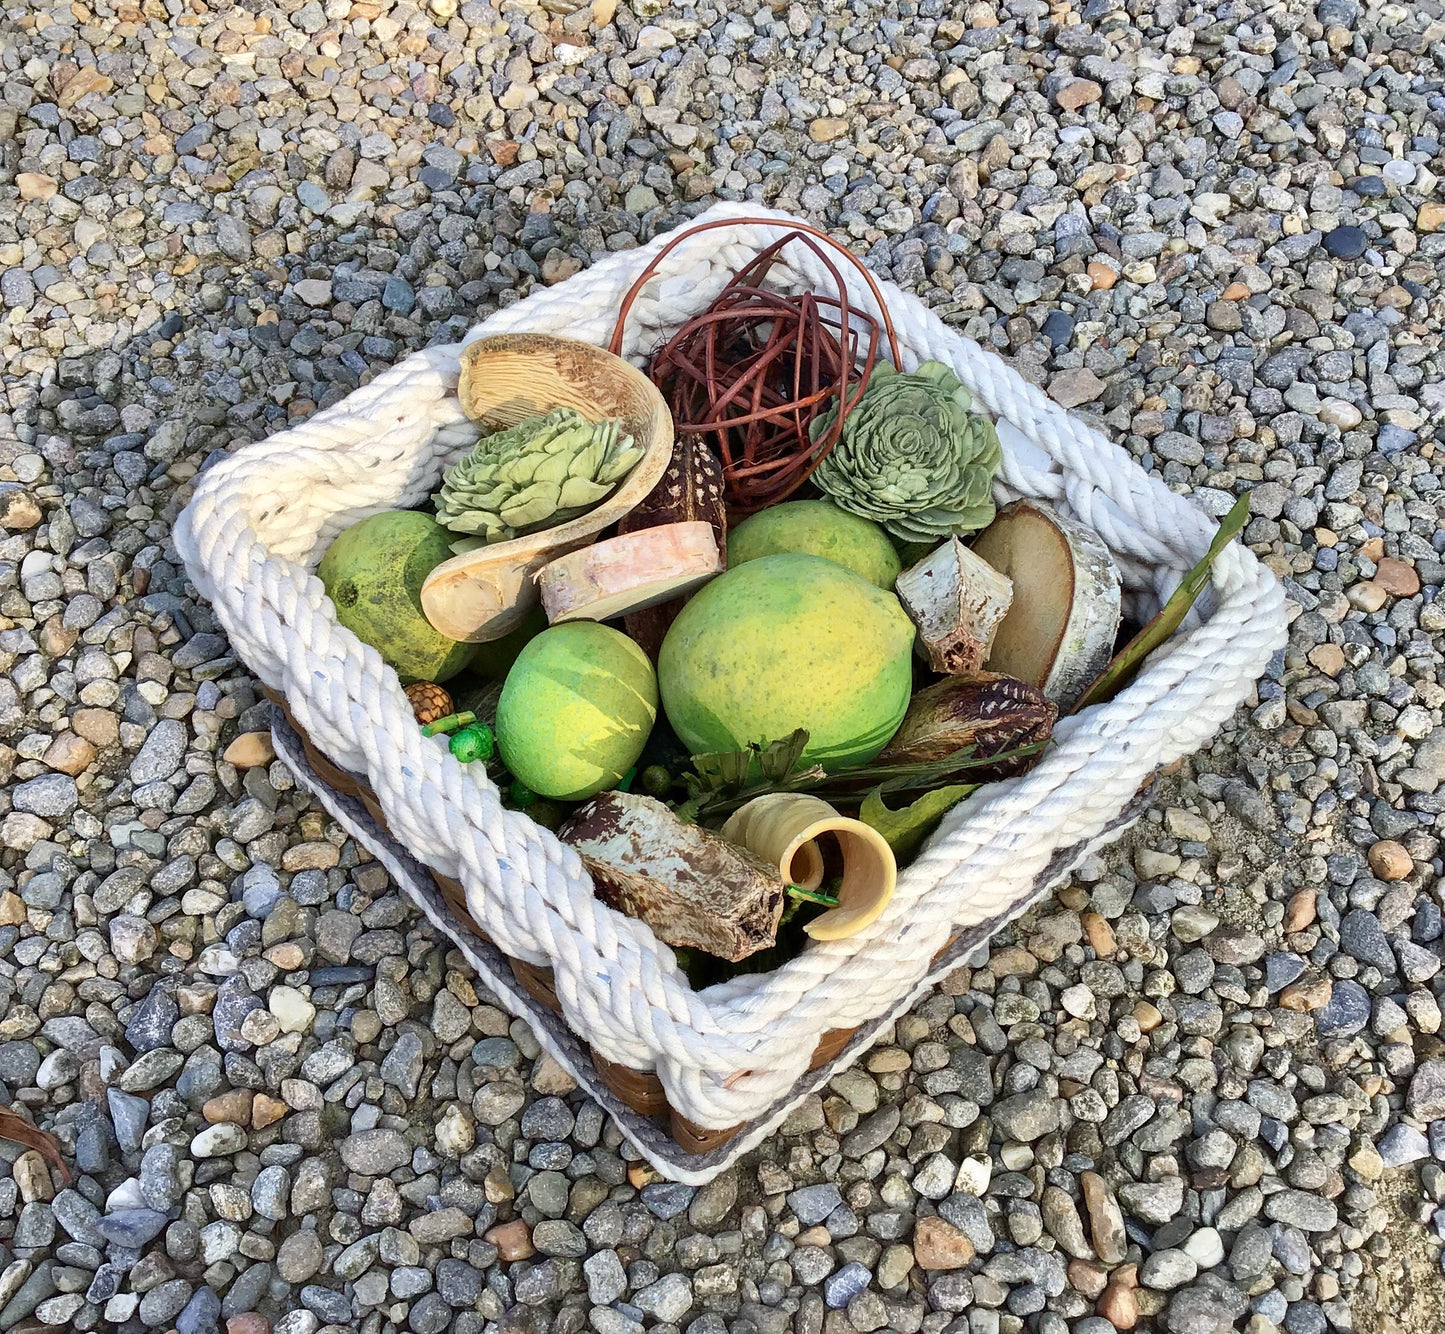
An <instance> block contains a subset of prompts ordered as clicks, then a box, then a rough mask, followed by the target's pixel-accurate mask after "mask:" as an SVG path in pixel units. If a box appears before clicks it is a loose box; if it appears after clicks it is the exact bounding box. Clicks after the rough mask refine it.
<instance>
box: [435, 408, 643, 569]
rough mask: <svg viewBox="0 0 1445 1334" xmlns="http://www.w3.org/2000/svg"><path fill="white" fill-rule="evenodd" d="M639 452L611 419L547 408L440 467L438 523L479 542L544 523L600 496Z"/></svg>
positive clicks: (504, 537)
mask: <svg viewBox="0 0 1445 1334" xmlns="http://www.w3.org/2000/svg"><path fill="white" fill-rule="evenodd" d="M643 452H644V451H643V450H642V448H641V447H640V446H638V445H636V444H634V443H633V440H632V437H631V436H630V435H627V434H625V433H624V432H622V431H621V430H620V429H619V428H618V425H617V423H616V422H615V421H603V422H597V423H595V424H594V423H593V422H589V421H587V420H586V419H585V418H584V417H582V416H581V414H579V413H578V412H576V411H574V410H573V409H572V408H554V409H553V410H552V411H551V412H549V413H546V414H545V415H544V416H538V417H528V418H527V419H526V420H525V421H520V422H518V423H517V424H516V425H515V426H509V427H507V428H506V430H504V431H497V432H495V433H494V434H492V435H489V436H485V437H483V438H482V439H481V440H479V441H478V442H477V444H476V446H475V447H474V448H473V449H472V451H471V453H469V454H468V455H467V456H466V457H465V458H464V459H462V460H461V461H460V462H458V463H456V464H454V465H453V466H452V467H450V468H449V469H447V474H446V476H445V477H444V478H443V479H442V489H441V491H440V492H439V493H438V494H437V495H435V496H433V497H432V500H433V501H434V502H435V503H436V507H437V520H438V522H440V523H443V524H445V525H446V526H447V527H448V528H450V529H451V530H452V532H454V533H466V534H468V535H471V536H474V537H477V538H480V539H481V541H482V542H485V543H492V542H505V541H507V540H509V539H510V538H513V537H520V536H521V535H522V534H524V533H532V532H536V531H538V530H539V529H542V528H551V527H554V526H555V525H557V524H561V523H566V522H567V521H568V520H569V519H575V518H577V516H578V515H580V514H583V513H585V512H586V511H587V510H590V509H591V508H592V507H593V506H594V505H596V504H597V502H598V501H600V500H602V499H603V498H604V497H605V496H607V495H608V494H609V493H610V492H611V491H612V489H613V487H615V486H616V485H617V483H618V482H620V481H621V480H622V479H623V478H624V477H626V476H627V474H628V473H629V472H630V471H631V470H632V468H633V465H634V464H636V463H637V461H638V460H639V459H641V458H642V455H643Z"/></svg>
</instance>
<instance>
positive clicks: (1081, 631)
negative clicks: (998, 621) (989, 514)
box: [973, 500, 1122, 710]
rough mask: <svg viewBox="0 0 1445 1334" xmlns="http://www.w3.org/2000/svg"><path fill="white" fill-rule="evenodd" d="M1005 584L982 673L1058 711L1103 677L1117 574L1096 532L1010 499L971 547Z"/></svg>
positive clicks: (1115, 613)
mask: <svg viewBox="0 0 1445 1334" xmlns="http://www.w3.org/2000/svg"><path fill="white" fill-rule="evenodd" d="M973 549H974V551H975V552H976V553H977V554H978V555H980V556H982V557H983V558H984V560H986V561H987V562H988V563H989V564H990V565H992V566H993V567H994V569H996V570H997V571H999V573H1000V574H1003V575H1006V576H1007V577H1008V578H1009V579H1011V580H1013V592H1014V596H1013V605H1012V606H1011V607H1010V608H1009V612H1008V615H1007V616H1005V617H1004V619H1003V624H1002V625H1000V626H999V628H998V633H997V634H996V635H995V636H994V641H993V649H992V651H991V652H990V653H989V656H988V662H987V663H986V664H985V666H986V667H987V668H988V670H989V671H991V672H1002V673H1003V674H1004V675H1006V676H1016V677H1018V678H1019V680H1021V681H1028V682H1031V683H1032V684H1034V685H1036V686H1038V687H1039V688H1040V689H1041V690H1042V691H1043V692H1044V694H1045V695H1047V696H1048V697H1049V698H1050V699H1051V700H1053V701H1054V703H1056V704H1057V705H1058V706H1059V708H1060V709H1062V710H1067V709H1068V708H1069V706H1070V705H1071V704H1072V703H1073V702H1074V701H1075V700H1076V699H1077V698H1078V697H1079V695H1080V694H1082V693H1083V691H1084V689H1085V687H1086V686H1087V685H1088V684H1089V682H1090V681H1092V680H1093V679H1094V678H1095V677H1096V676H1098V674H1099V673H1100V672H1101V671H1103V669H1104V667H1105V665H1106V664H1107V663H1108V661H1109V657H1110V655H1111V654H1112V653H1113V651H1114V638H1115V636H1116V635H1117V634H1118V632H1119V617H1120V611H1121V604H1120V599H1121V592H1122V589H1121V581H1120V578H1119V567H1118V566H1117V565H1115V564H1114V558H1113V557H1112V556H1111V555H1110V554H1109V549H1108V547H1106V546H1105V545H1104V543H1103V542H1102V541H1101V540H1100V538H1099V536H1098V534H1097V533H1094V532H1092V531H1091V530H1090V529H1088V528H1085V527H1084V525H1083V524H1081V523H1077V522H1075V521H1074V520H1073V519H1065V518H1064V517H1063V516H1062V515H1059V514H1056V513H1055V512H1054V511H1053V510H1052V509H1050V508H1049V507H1048V506H1047V505H1041V504H1039V503H1038V502H1036V501H1032V500H1016V501H1015V502H1014V503H1013V504H1012V505H1009V506H1007V507H1006V508H1005V509H1003V510H1001V511H1000V512H999V516H998V518H996V519H995V520H994V521H993V522H992V523H991V524H989V526H988V527H987V528H985V529H984V530H983V532H981V533H980V534H979V535H978V537H977V538H976V539H975V541H974V544H973Z"/></svg>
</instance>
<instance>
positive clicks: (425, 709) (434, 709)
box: [406, 681, 456, 726]
mask: <svg viewBox="0 0 1445 1334" xmlns="http://www.w3.org/2000/svg"><path fill="white" fill-rule="evenodd" d="M406 697H407V699H409V700H410V701H411V708H412V712H413V713H415V714H416V720H417V722H419V723H421V724H422V725H423V726H425V725H426V724H427V723H434V722H436V720H437V719H438V718H445V717H446V716H447V715H448V714H449V713H455V712H456V710H455V708H453V706H452V697H451V696H450V695H449V694H447V692H446V691H445V690H443V689H442V687H441V686H439V685H437V684H436V683H435V682H432V681H414V682H413V683H412V684H411V685H409V686H407V687H406Z"/></svg>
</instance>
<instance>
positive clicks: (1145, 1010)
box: [1133, 1000, 1164, 1033]
mask: <svg viewBox="0 0 1445 1334" xmlns="http://www.w3.org/2000/svg"><path fill="white" fill-rule="evenodd" d="M1133 1014H1134V1022H1135V1023H1137V1024H1138V1025H1139V1031H1140V1032H1141V1033H1152V1032H1153V1031H1154V1030H1155V1029H1156V1028H1158V1027H1159V1025H1160V1024H1161V1023H1162V1022H1163V1020H1164V1016H1163V1015H1162V1014H1160V1013H1159V1009H1158V1007H1157V1006H1154V1005H1151V1004H1149V1002H1148V1001H1146V1000H1141V1001H1136V1002H1135V1003H1134V1010H1133Z"/></svg>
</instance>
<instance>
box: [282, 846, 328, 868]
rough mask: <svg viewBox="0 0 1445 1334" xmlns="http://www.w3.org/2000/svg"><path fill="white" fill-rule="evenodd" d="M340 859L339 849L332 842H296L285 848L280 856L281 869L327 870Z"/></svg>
mask: <svg viewBox="0 0 1445 1334" xmlns="http://www.w3.org/2000/svg"><path fill="white" fill-rule="evenodd" d="M340 860H341V850H340V849H339V848H338V847H337V846H336V845H335V844H334V843H326V842H316V843H298V844H297V845H296V846H295V847H294V848H287V849H286V851H285V853H284V854H283V855H282V857H281V869H282V870H283V871H329V870H330V869H331V868H332V867H333V866H335V865H336V863H337V862H339V861H340Z"/></svg>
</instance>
